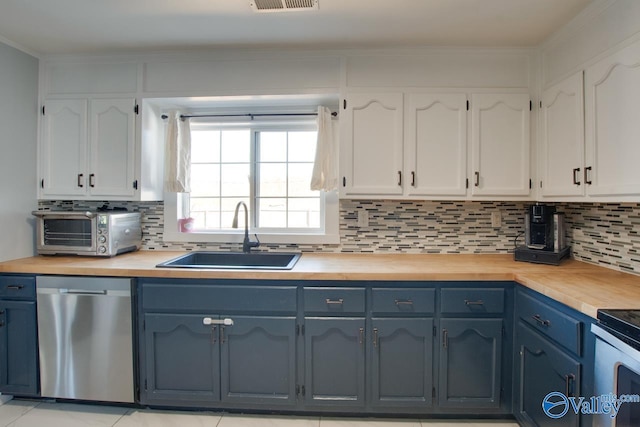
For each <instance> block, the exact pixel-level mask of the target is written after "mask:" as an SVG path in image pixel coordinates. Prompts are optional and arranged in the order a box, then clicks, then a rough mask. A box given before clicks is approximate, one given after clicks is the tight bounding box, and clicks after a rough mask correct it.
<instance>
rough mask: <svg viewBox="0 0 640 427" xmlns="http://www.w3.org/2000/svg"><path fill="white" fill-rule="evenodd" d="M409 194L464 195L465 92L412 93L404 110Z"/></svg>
mask: <svg viewBox="0 0 640 427" xmlns="http://www.w3.org/2000/svg"><path fill="white" fill-rule="evenodd" d="M405 125H406V130H405V146H404V150H405V162H404V164H405V175H406V177H407V184H406V186H405V188H406V194H407V195H409V196H465V195H466V192H467V190H466V177H467V171H466V168H467V161H466V160H467V96H466V94H426V93H421V94H417V93H412V94H410V95H408V96H407V107H406V109H405Z"/></svg>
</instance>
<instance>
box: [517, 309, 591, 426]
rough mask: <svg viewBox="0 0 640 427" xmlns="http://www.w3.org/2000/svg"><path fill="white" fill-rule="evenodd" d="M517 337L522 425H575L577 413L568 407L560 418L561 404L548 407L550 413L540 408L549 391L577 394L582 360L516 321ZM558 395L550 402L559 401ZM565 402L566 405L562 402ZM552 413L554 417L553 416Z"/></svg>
mask: <svg viewBox="0 0 640 427" xmlns="http://www.w3.org/2000/svg"><path fill="white" fill-rule="evenodd" d="M516 334H517V338H516V351H517V352H518V353H517V355H516V356H517V362H516V373H515V376H516V379H517V381H516V382H517V384H518V388H519V389H518V390H515V392H516V395H517V396H519V399H518V402H517V403H516V408H515V411H517V413H516V416H517V418H518V419H519V420H520V421H521V423H522V425H524V426H531V427H534V426H535V427H538V426H540V427H541V426H554V427H555V426H558V427H560V426H562V427H578V426H579V425H581V424H580V417H579V416H577V415H576V414H575V412H574V411H572V410H570V408H569V407H567V409H569V411H568V412H567V413H566V414H565V415H563V416H562V417H560V418H557V417H555V416H556V415H560V413H561V412H558V411H560V410H561V409H563V406H562V405H560V406H558V407H556V408H554V409H549V412H550V414H551V416H549V415H547V414H546V413H545V412H544V410H543V401H544V400H545V398H546V397H547V395H549V393H562V394H563V395H565V396H569V397H571V396H580V390H581V370H580V368H581V364H580V362H579V361H578V360H576V359H574V358H573V357H571V356H569V355H568V354H566V353H565V352H563V351H561V350H560V349H559V348H558V347H557V346H556V345H554V344H552V343H551V342H550V341H548V340H547V339H545V338H544V337H543V336H542V335H541V334H539V333H537V332H536V331H534V330H532V329H531V328H530V327H529V326H527V325H526V324H525V323H523V322H521V321H519V322H518V325H517V332H516ZM559 399H562V397H561V396H559V395H556V396H555V397H554V396H551V397H549V400H548V401H549V402H550V403H554V402H560V400H559ZM565 406H566V405H565ZM554 417H555V418H554Z"/></svg>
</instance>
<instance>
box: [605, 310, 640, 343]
mask: <svg viewBox="0 0 640 427" xmlns="http://www.w3.org/2000/svg"><path fill="white" fill-rule="evenodd" d="M598 324H599V325H600V326H601V327H602V328H604V329H605V330H607V331H609V332H611V334H612V335H614V336H615V337H617V338H619V339H620V340H622V341H623V342H625V343H627V344H629V345H630V346H631V347H633V348H635V349H636V350H640V310H613V309H611V310H606V309H605V310H598Z"/></svg>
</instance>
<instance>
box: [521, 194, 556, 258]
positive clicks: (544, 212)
mask: <svg viewBox="0 0 640 427" xmlns="http://www.w3.org/2000/svg"><path fill="white" fill-rule="evenodd" d="M524 235H525V244H524V246H518V247H517V248H516V250H515V253H514V259H515V260H516V261H528V262H534V263H539V264H553V265H558V264H560V261H561V260H562V259H563V258H565V257H567V256H568V255H569V248H568V247H567V245H566V241H565V229H564V215H563V214H562V213H559V212H556V207H555V206H549V205H542V204H539V203H536V204H535V205H531V206H529V208H528V209H527V213H526V214H525V220H524Z"/></svg>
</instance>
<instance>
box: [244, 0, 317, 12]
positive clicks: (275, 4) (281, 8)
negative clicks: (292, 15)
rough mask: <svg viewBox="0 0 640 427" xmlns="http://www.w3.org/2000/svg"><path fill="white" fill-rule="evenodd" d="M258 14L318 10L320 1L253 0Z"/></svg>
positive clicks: (252, 4)
mask: <svg viewBox="0 0 640 427" xmlns="http://www.w3.org/2000/svg"><path fill="white" fill-rule="evenodd" d="M249 4H250V5H251V8H252V9H253V10H254V11H256V12H288V11H291V12H293V11H297V10H313V9H316V10H317V9H318V0H251V2H250V3H249Z"/></svg>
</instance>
